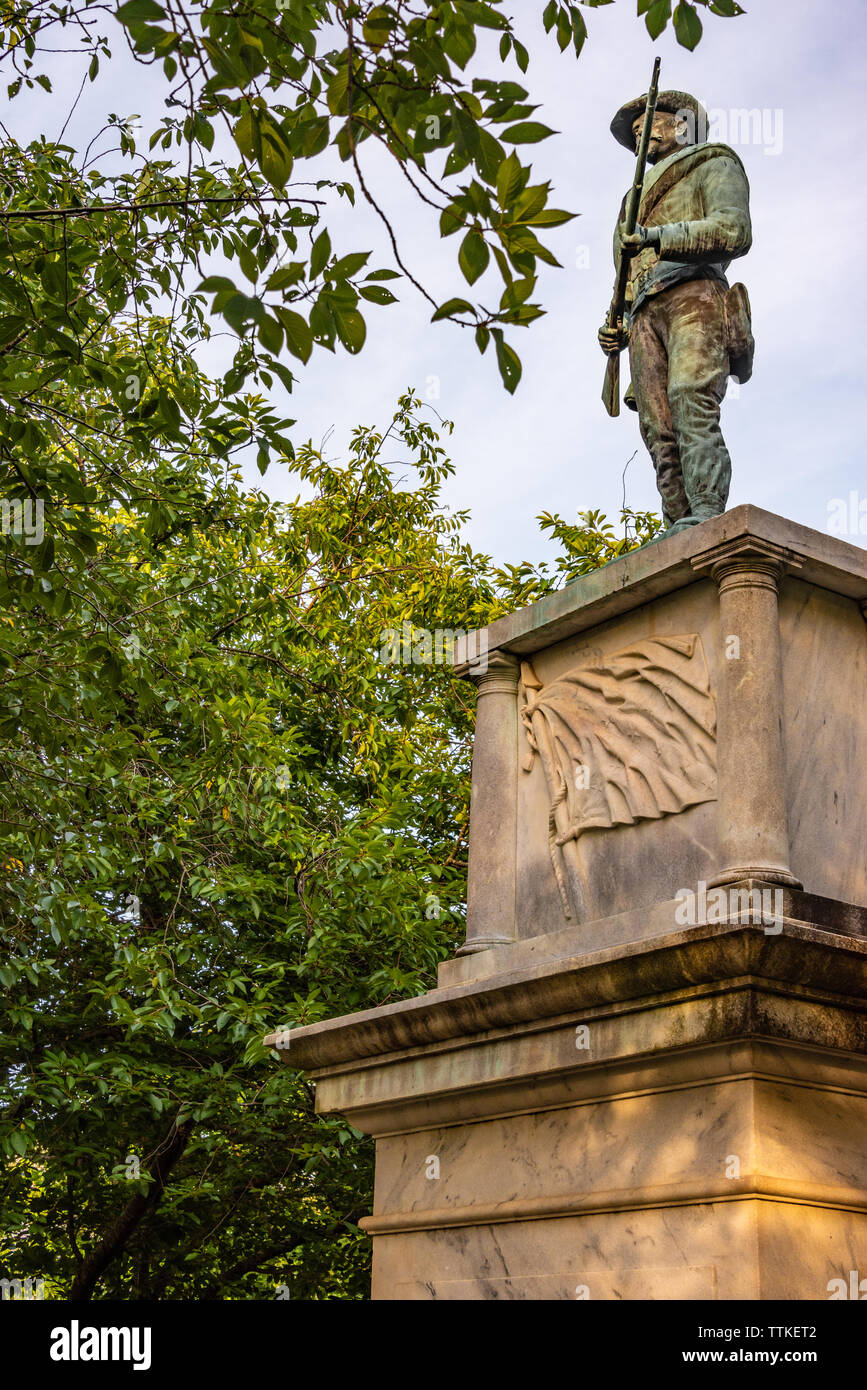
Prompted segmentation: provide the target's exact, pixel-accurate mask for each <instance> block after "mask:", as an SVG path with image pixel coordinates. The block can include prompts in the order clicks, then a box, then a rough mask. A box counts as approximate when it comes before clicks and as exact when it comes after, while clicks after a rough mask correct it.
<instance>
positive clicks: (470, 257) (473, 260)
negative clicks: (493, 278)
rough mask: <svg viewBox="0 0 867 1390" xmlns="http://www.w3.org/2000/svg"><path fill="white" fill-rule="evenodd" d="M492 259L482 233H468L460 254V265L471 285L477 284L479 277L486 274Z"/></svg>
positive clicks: (462, 243)
mask: <svg viewBox="0 0 867 1390" xmlns="http://www.w3.org/2000/svg"><path fill="white" fill-rule="evenodd" d="M490 259H491V253H490V251H489V250H488V246H487V242H486V241H485V239H484V237H483V236H482V235H481V233H480V232H476V231H471V232H467V234H466V236H465V237H464V239H463V241H462V242H461V249H460V251H459V252H458V265H459V266H460V268H461V270H462V271H463V275H464V279H465V280H466V281H467V282H468V283H469V284H471V285H473V284H475V282H476V280H478V278H479V276H480V275H482V274H484V272H485V270H486V269H487V266H488V262H489V260H490Z"/></svg>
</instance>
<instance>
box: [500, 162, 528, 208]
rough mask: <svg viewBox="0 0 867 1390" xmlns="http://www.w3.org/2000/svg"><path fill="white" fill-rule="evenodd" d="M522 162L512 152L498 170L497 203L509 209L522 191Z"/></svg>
mask: <svg viewBox="0 0 867 1390" xmlns="http://www.w3.org/2000/svg"><path fill="white" fill-rule="evenodd" d="M521 172H522V170H521V161H520V159H519V158H518V156H517V155H516V154H515V151H514V150H512V153H511V154H510V155H509V156H508V158H507V159H504V160H503V162H502V164H501V165H500V167H499V169H498V170H497V202H498V203H499V204H500V207H501V208H507V207H508V206H509V204H510V203H512V202H513V201H514V199H515V198H516V197H517V195H518V193H519V192H520V189H521Z"/></svg>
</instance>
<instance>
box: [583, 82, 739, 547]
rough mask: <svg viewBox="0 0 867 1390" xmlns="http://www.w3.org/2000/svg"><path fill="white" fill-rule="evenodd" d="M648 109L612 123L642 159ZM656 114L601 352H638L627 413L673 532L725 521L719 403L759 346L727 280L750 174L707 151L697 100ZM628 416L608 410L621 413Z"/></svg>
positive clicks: (621, 245)
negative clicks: (621, 291)
mask: <svg viewBox="0 0 867 1390" xmlns="http://www.w3.org/2000/svg"><path fill="white" fill-rule="evenodd" d="M655 76H656V74H655ZM654 88H655V81H654V84H652V87H651V91H652V92H653V91H654ZM647 105H648V96H647V94H645V96H643V97H638V98H636V99H635V100H634V101H630V102H627V104H626V105H625V106H622V107H621V108H620V110H619V111H618V112H617V115H616V116H615V117H614V120H613V121H612V122H611V131H612V134H613V135H614V137H615V139H616V140H618V141H619V142H620V144H621V145H625V146H626V148H627V149H629V150H631V151H633V152H634V151H636V149H638V147H639V144H640V139H641V133H642V126H643V123H644V117H645V110H646V108H647ZM649 114H652V123H650V124H649V125H648V139H647V161H648V162H649V163H650V164H651V165H652V166H653V167H652V168H651V169H650V170H648V172H647V174H646V176H645V177H644V179H643V184H642V185H641V191H640V199H639V201H638V221H637V225H636V227H635V231H634V232H632V233H629V232H628V231H627V230H626V228H625V226H624V216H625V214H626V208H627V199H626V198H624V202H623V207H622V208H621V212H620V218H619V219H618V224H617V229H616V231H615V245H614V256H615V264H616V265H617V266H618V268H619V266H620V258H621V257H628V258H629V267H628V275H627V279H626V288H625V306H624V307H623V312H622V313H620V312H619V311H618V310H616V309H615V307H614V306H612V311H611V313H609V319H608V322H607V323H606V324H605V325H604V326H603V327H602V328H601V329H600V330H599V342H600V344H601V346H602V348H603V351H604V352H606V353H607V354H609V357H611V355H612V354H615V355H616V354H617V353H619V351H620V350H621V349H622V348H623V347H625V346H627V345H628V347H629V363H630V368H631V371H632V384H631V386H630V388H629V390H628V391H627V394H626V397H625V402H626V404H627V405H629V406H631V407H632V408H633V409H637V411H638V420H639V425H640V427H641V436H642V439H643V440H644V443H645V444H646V445H647V448H648V450H649V452H650V455H651V458H652V459H653V464H654V468H655V469H656V483H657V487H658V489H659V494H660V496H661V498H662V511H663V517H664V520H665V525H666V531H667V533H670V532H673V531H680V530H682V529H684V528H685V527H687V526H694V525H696V524H697V523H698V522H700V521H705V520H706V519H707V518H708V517H712V516H717V515H718V514H719V513H720V512H722V511H725V506H726V502H727V501H728V494H729V485H730V482H731V459H730V457H729V452H728V449H727V448H726V445H725V440H724V439H723V436H722V432H721V430H720V423H719V419H720V404H721V402H722V399H723V397H724V395H725V392H726V386H727V382H728V377H729V376H730V375H731V376H734V377H735V378H736V379H737V380H738V381H741V382H742V381H747V380H748V379H749V376H750V373H751V371H752V354H753V339H752V333H751V328H750V310H749V299H748V297H747V292H746V289H745V288H744V286H743V285H735V286H734V287H732V288H731V289H730V288H729V285H728V281H727V279H726V271H727V269H728V267H729V264H730V263H731V261H732V260H733V259H734V258H735V257H736V256H743V255H745V254H746V252H747V251H749V249H750V245H751V242H752V230H751V226H750V208H749V184H748V182H747V176H746V173H745V172H744V167H743V165H742V163H741V161H740V159H739V158H738V156H737V155H736V154H735V152H734V150H732V149H730V148H729V147H728V145H722V144H716V143H708V141H707V114H706V113H705V111H704V109H703V107H702V106H701V105H700V103H699V102H698V101H696V99H695V97H693V96H690V95H689V93H687V92H660V93H659V94H658V96H657V97H656V109H655V112H654V111H653V105H652V97H651V112H650V113H649ZM640 164H641V161H640ZM642 167H643V165H642ZM627 196H628V195H627ZM615 380H616V378H615ZM618 408H619V406H617V405H609V410H610V412H611V413H612V414H615V413H616V411H617V409H618Z"/></svg>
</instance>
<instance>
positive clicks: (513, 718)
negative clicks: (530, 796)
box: [455, 651, 521, 955]
mask: <svg viewBox="0 0 867 1390" xmlns="http://www.w3.org/2000/svg"><path fill="white" fill-rule="evenodd" d="M486 666H487V669H486V670H485V671H484V672H483V673H482V672H478V671H474V670H473V668H472V665H469V664H466V663H465V664H463V665H461V666H458V667H456V668H455V669H456V671H457V674H458V675H461V676H463V677H464V678H465V679H467V680H471V681H473V683H474V684H475V685H476V687H477V688H478V692H479V694H478V704H477V708H476V734H475V739H474V742H473V783H472V793H471V797H472V800H471V807H470V848H469V867H468V881H467V939H466V942H465V944H464V945H463V946H462V947H461V949H460V951H459V952H458V954H459V955H469V954H471V953H472V952H474V951H485V950H487V949H488V948H489V947H491V946H502V945H504V944H506V943H508V942H511V941H514V940H515V937H516V928H515V873H516V857H517V855H516V845H517V819H518V679H519V676H520V670H521V668H520V663H519V662H518V660H517V659H516V658H515V657H514V656H511V655H509V653H508V652H500V651H494V652H491V654H490V656H489V657H488V658H487V662H486Z"/></svg>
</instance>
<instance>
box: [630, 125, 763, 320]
mask: <svg viewBox="0 0 867 1390" xmlns="http://www.w3.org/2000/svg"><path fill="white" fill-rule="evenodd" d="M627 196H628V195H627ZM625 215H626V198H624V200H623V206H622V207H621V210H620V217H619V219H618V225H619V223H620V222H622V221H623V219H624V217H625ZM638 221H639V222H640V223H641V225H642V226H645V227H661V228H662V229H663V230H662V236H661V243H660V247H659V252H658V253H657V250H656V248H655V247H654V246H648V247H645V249H644V250H643V251H640V252H639V253H638V255H636V256H633V258H632V263H631V266H630V275H629V283H628V287H627V290H626V306H627V312H628V313H629V315H630V316H632V315H634V314H635V313H637V312H638V310H639V309H640V307H641V305H642V303H644V302H645V300H646V299H648V298H649V297H650V296H651V295H654V294H660V293H662V292H663V291H664V290H667V289H670V288H671V286H672V285H675V284H678V283H680V282H681V281H683V280H691V279H696V278H709V279H716V280H719V281H721V283H722V285H723V287H725V288H727V287H728V281H727V280H726V271H727V269H728V267H729V265H730V264H731V262H732V261H733V260H734V259H735V258H736V257H737V256H743V255H745V254H746V252H747V251H749V249H750V246H751V244H752V228H751V224H750V186H749V183H748V181H747V176H746V173H745V171H744V166H743V164H742V163H741V161H740V159H739V158H738V156H737V155H736V154H735V152H734V150H732V149H730V148H729V146H728V145H721V144H716V143H713V144H709V143H705V144H700V145H690V146H688V147H687V148H686V149H682V150H677V151H676V152H675V153H674V154H672V155H669V156H668V158H667V159H664V160H661V161H660V163H659V164H656V165H654V167H653V168H652V169H651V170H650V171H649V173H648V174H647V176H646V178H645V180H644V186H643V189H642V195H641V203H640V206H639V212H638ZM618 254H619V253H618V249H617V241H616V235H615V248H614V259H615V265H616V263H617V258H618Z"/></svg>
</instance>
